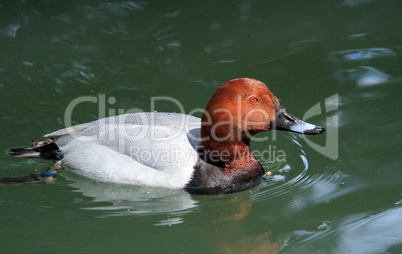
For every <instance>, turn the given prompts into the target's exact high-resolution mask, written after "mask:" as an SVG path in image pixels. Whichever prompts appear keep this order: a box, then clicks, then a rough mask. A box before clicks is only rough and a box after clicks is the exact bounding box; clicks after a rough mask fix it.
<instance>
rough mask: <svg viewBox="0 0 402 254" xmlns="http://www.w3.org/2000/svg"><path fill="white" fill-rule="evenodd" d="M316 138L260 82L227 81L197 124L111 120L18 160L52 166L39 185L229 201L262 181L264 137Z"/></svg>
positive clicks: (73, 131) (317, 129)
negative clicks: (66, 181)
mask: <svg viewBox="0 0 402 254" xmlns="http://www.w3.org/2000/svg"><path fill="white" fill-rule="evenodd" d="M271 130H282V131H290V132H296V133H300V134H306V135H315V134H321V133H323V132H324V131H325V128H324V127H321V126H318V125H314V124H309V123H306V122H304V121H302V120H300V119H298V118H297V117H295V116H294V115H292V114H291V113H289V112H288V111H287V110H286V108H285V107H284V106H283V105H282V103H281V102H280V101H279V99H278V98H277V97H276V96H274V94H273V93H272V92H271V91H270V90H269V88H268V87H267V86H266V85H265V84H264V83H263V82H261V81H259V80H256V79H252V78H237V79H233V80H229V81H227V82H226V83H224V84H223V85H221V86H220V87H218V88H217V90H216V91H215V92H214V93H213V95H212V97H211V99H210V100H209V102H208V103H207V105H206V107H205V110H204V112H203V114H202V117H201V118H198V117H195V116H192V115H187V114H181V113H170V112H139V113H130V114H122V115H117V116H110V117H106V118H102V119H99V120H96V121H92V122H88V123H83V124H79V125H75V126H70V127H67V128H64V129H61V130H58V131H55V132H51V133H48V134H45V135H43V136H41V137H39V138H37V139H35V140H33V145H32V146H31V147H28V148H14V149H10V151H9V154H10V155H11V156H13V157H20V158H41V159H45V160H50V161H53V162H54V164H53V165H52V166H51V167H50V168H49V169H48V170H46V171H44V172H43V173H42V174H41V176H42V177H39V178H40V179H44V178H46V177H51V178H54V177H55V176H56V175H57V173H58V170H59V169H65V170H68V171H71V172H74V173H76V174H79V175H82V176H84V177H87V178H91V179H93V180H96V181H100V182H106V183H116V184H129V185H137V186H148V187H162V188H169V189H183V190H185V191H187V192H189V193H190V194H226V193H233V192H239V191H243V190H247V189H251V188H254V187H256V186H257V185H259V184H260V183H261V181H262V179H263V178H264V176H265V170H264V168H263V166H262V165H261V163H260V162H259V161H258V160H257V159H256V158H255V157H254V156H253V154H252V151H251V149H250V140H251V138H252V137H253V136H254V135H255V134H257V133H259V132H263V131H271Z"/></svg>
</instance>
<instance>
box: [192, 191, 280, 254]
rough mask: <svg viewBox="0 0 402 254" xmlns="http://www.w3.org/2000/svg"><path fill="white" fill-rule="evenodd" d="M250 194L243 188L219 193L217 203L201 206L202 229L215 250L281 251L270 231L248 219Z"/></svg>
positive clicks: (233, 253) (228, 251)
mask: <svg viewBox="0 0 402 254" xmlns="http://www.w3.org/2000/svg"><path fill="white" fill-rule="evenodd" d="M249 196H250V193H249V191H244V192H240V193H235V194H229V195H223V196H219V197H216V199H215V202H209V203H207V204H206V205H201V207H200V208H201V211H202V218H203V220H204V223H203V230H204V232H205V235H206V237H207V239H208V241H209V243H210V245H211V248H212V249H213V251H214V253H231V254H235V253H239V254H245V253H268V254H270V253H277V252H278V250H279V243H278V242H276V241H274V240H273V239H272V237H271V233H270V232H269V231H268V230H267V231H265V232H258V231H260V230H255V228H254V229H253V226H252V225H250V221H251V220H249V219H247V217H248V216H249V214H250V211H251V209H252V202H251V200H250V199H249ZM193 197H194V198H195V199H197V197H195V196H193ZM202 198H205V197H202ZM253 223H255V222H253Z"/></svg>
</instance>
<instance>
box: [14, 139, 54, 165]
mask: <svg viewBox="0 0 402 254" xmlns="http://www.w3.org/2000/svg"><path fill="white" fill-rule="evenodd" d="M8 154H9V155H11V156H13V157H20V158H41V159H45V160H51V161H58V160H60V159H61V156H60V150H59V147H58V146H57V145H56V143H53V140H51V141H50V142H49V141H48V142H38V143H34V144H33V146H32V147H28V148H13V149H10V151H9V152H8Z"/></svg>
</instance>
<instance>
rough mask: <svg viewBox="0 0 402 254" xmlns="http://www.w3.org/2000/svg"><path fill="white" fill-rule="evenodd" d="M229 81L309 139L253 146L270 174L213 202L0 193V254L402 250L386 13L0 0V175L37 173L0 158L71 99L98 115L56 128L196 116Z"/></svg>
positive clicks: (390, 29)
mask: <svg viewBox="0 0 402 254" xmlns="http://www.w3.org/2000/svg"><path fill="white" fill-rule="evenodd" d="M238 77H251V78H256V79H259V80H261V81H263V82H265V83H266V84H267V85H268V86H269V87H270V89H271V90H272V91H273V92H274V93H275V95H276V96H277V97H278V98H280V99H281V101H282V103H283V104H284V105H285V106H286V108H287V109H288V110H289V111H290V112H292V113H293V114H294V115H296V116H299V117H300V118H308V119H307V120H308V121H309V122H312V123H315V124H319V125H323V126H325V127H327V132H326V134H325V135H320V136H312V137H305V136H302V135H298V134H294V133H286V132H278V133H275V134H273V133H261V134H259V135H258V136H257V138H264V137H267V138H268V140H266V141H254V142H252V149H253V151H255V152H256V153H259V154H258V156H257V158H258V159H259V160H260V162H261V163H262V164H263V166H264V168H265V170H266V171H270V172H271V173H272V175H271V176H269V177H267V179H266V180H264V181H263V183H262V184H261V185H260V186H258V187H256V188H254V189H252V190H250V191H244V192H240V193H235V194H229V195H218V196H194V195H189V194H187V193H185V192H182V191H176V190H174V191H168V190H163V189H157V188H144V187H135V186H121V185H116V184H107V183H99V182H96V181H92V180H89V179H85V178H83V177H80V176H76V175H74V174H73V173H71V172H62V174H61V176H59V177H58V178H57V181H56V183H55V184H51V185H44V184H37V185H19V186H7V187H5V186H0V215H1V216H0V253H42V254H43V253H339V254H343V253H353V254H355V253H402V196H401V195H402V160H401V158H402V156H401V154H402V146H401V129H402V103H401V99H400V96H401V92H402V2H401V1H398V0H324V1H307V0H301V1H300V0H299V1H296V0H294V1H271V0H270V1H258V0H241V1H201V0H197V1H160V0H159V1H104V0H101V1H87V0H80V1H61V0H60V1H51V0H48V1H29V0H16V1H1V2H0V109H1V113H0V133H1V134H0V137H1V143H0V151H2V153H0V177H9V176H18V175H28V174H30V173H34V172H42V171H43V170H44V169H46V168H47V167H48V166H49V165H50V164H51V163H49V162H47V161H42V160H34V159H19V158H12V157H10V156H8V155H7V150H8V149H10V148H13V147H24V146H29V145H30V140H32V139H35V138H37V137H40V136H41V135H43V134H45V133H48V132H52V131H55V130H58V129H61V128H64V126H65V116H66V112H68V110H67V109H68V107H69V105H71V103H72V102H73V101H74V100H75V99H77V98H82V96H90V97H91V98H95V99H96V100H97V101H96V103H94V102H86V103H81V104H79V105H77V107H75V108H74V110H73V111H72V112H71V111H69V112H70V113H71V117H72V119H71V120H72V123H73V124H78V123H84V122H87V121H92V120H95V119H98V118H99V117H103V116H109V115H115V114H119V113H125V112H136V111H153V110H156V111H162V112H183V113H192V114H194V115H196V116H200V115H201V112H202V109H203V108H204V107H205V105H206V103H207V102H208V100H209V98H210V96H211V95H212V93H213V92H214V91H215V89H216V88H217V87H218V86H219V85H220V84H222V83H224V82H225V81H227V80H230V79H233V78H238ZM162 96H163V97H164V98H171V100H166V99H165V100H163V99H159V100H152V98H154V99H155V97H162ZM174 101H178V102H180V104H178V103H174ZM153 102H154V103H153Z"/></svg>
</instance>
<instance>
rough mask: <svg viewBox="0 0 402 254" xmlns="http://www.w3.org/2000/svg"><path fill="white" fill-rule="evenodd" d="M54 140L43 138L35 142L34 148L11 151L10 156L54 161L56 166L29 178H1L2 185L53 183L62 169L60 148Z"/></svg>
mask: <svg viewBox="0 0 402 254" xmlns="http://www.w3.org/2000/svg"><path fill="white" fill-rule="evenodd" d="M53 141H54V139H52V138H41V139H38V140H35V141H34V142H33V146H32V147H28V148H14V149H10V151H9V152H8V154H9V155H11V156H13V157H19V158H40V159H45V160H51V161H54V162H55V164H54V165H53V166H51V167H50V168H49V169H48V170H46V171H44V172H43V173H41V174H39V173H35V174H30V175H27V176H16V177H5V178H0V185H19V184H25V183H53V182H54V181H55V180H56V175H57V170H58V169H60V168H61V163H60V160H61V155H60V150H59V147H58V146H57V144H56V143H53Z"/></svg>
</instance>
